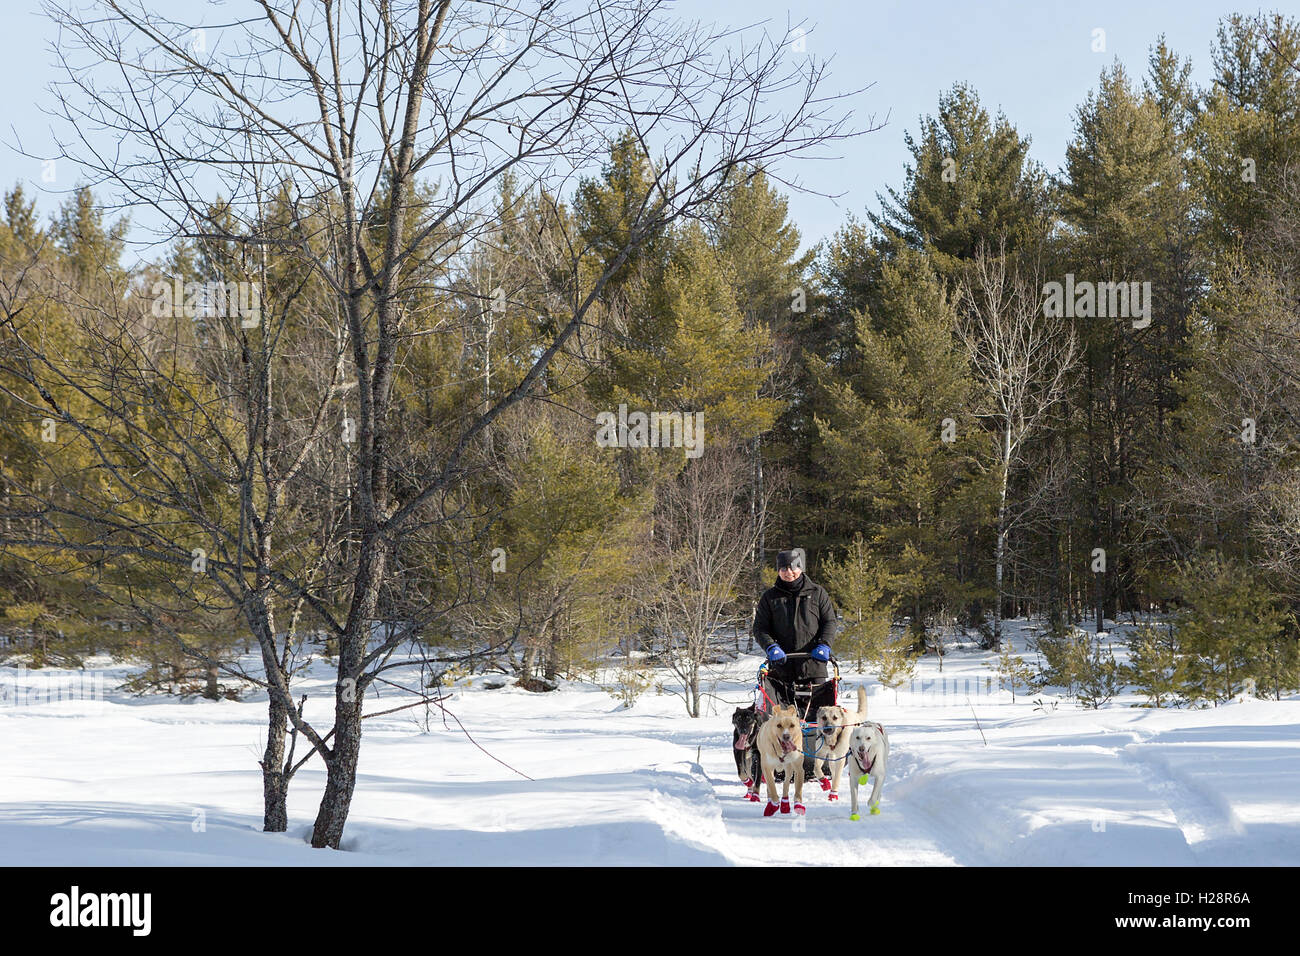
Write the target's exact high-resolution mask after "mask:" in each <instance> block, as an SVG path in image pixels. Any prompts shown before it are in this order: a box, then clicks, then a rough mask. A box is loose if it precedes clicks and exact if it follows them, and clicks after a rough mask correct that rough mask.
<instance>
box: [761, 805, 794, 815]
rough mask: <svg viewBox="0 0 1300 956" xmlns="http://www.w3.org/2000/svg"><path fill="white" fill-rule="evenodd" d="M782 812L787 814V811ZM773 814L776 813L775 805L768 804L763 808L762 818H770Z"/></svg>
mask: <svg viewBox="0 0 1300 956" xmlns="http://www.w3.org/2000/svg"><path fill="white" fill-rule="evenodd" d="M784 812H786V813H789V811H788V810H786V811H784ZM774 813H776V804H775V803H769V804H768V805H767V806H765V807H764V808H763V816H765V817H770V816H771V815H772V814H774Z"/></svg>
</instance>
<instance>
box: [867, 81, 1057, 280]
mask: <svg viewBox="0 0 1300 956" xmlns="http://www.w3.org/2000/svg"><path fill="white" fill-rule="evenodd" d="M905 141H906V143H907V149H908V152H910V153H911V154H912V162H911V163H909V164H908V165H907V167H906V181H905V183H904V186H903V189H902V191H901V193H900V192H898V191H896V190H894V189H889V190H888V193H889V195H888V198H886V197H884V196H881V197H879V199H880V202H881V208H882V214H881V215H879V216H877V215H871V216H870V219H871V222H872V224H873V225H875V226H876V227H877V228H879V229H880V230H881V231H882V232H883V233H884V234H885V235H886V236H887V237H894V236H897V237H898V238H899V239H901V240H902V242H904V243H906V245H907V246H908V247H910V248H912V249H920V250H924V251H926V252H927V253H929V254H930V257H931V262H932V263H933V265H934V268H935V269H936V271H937V272H938V273H939V274H940V275H942V276H945V277H952V276H954V275H955V274H956V272H957V270H958V267H959V264H960V263H961V262H963V261H966V260H970V259H972V258H974V256H975V253H976V251H977V250H978V249H979V248H980V246H981V245H984V246H986V247H993V246H995V245H996V244H997V243H998V241H999V240H1000V239H1002V238H1005V239H1006V241H1007V246H1008V249H1009V250H1011V251H1015V250H1017V249H1020V248H1021V247H1023V246H1029V245H1033V244H1035V243H1037V242H1038V240H1039V239H1040V238H1041V237H1042V236H1043V235H1044V233H1045V232H1046V227H1047V219H1048V209H1049V203H1048V186H1047V176H1046V173H1045V172H1044V170H1043V169H1042V167H1041V166H1039V165H1038V164H1036V163H1034V162H1033V161H1032V160H1031V159H1030V158H1029V138H1028V137H1022V136H1021V135H1020V134H1019V133H1018V132H1017V131H1016V129H1015V127H1014V126H1012V125H1011V123H1010V121H1008V120H1007V118H1006V117H1005V116H1003V115H1002V114H1001V113H999V114H998V115H997V116H996V117H992V118H991V117H990V116H989V114H988V111H987V110H986V109H985V108H984V107H983V105H982V104H981V103H980V99H979V95H978V94H977V93H976V92H975V90H974V89H972V88H971V87H970V86H968V85H966V84H964V83H958V84H956V85H955V86H953V88H952V89H951V90H949V91H948V92H947V93H944V94H943V95H942V96H940V98H939V111H938V115H937V116H927V117H926V118H925V119H924V120H923V121H922V125H921V132H920V137H919V139H917V138H914V137H913V136H912V135H911V134H910V133H908V134H906V135H905Z"/></svg>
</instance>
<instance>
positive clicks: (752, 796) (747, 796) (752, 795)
mask: <svg viewBox="0 0 1300 956" xmlns="http://www.w3.org/2000/svg"><path fill="white" fill-rule="evenodd" d="M745 799H746V800H748V801H749V802H750V803H758V794H756V793H747V794H745Z"/></svg>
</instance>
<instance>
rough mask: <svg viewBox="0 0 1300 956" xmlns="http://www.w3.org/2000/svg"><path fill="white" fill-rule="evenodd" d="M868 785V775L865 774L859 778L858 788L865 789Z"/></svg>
mask: <svg viewBox="0 0 1300 956" xmlns="http://www.w3.org/2000/svg"><path fill="white" fill-rule="evenodd" d="M866 785H867V775H866V774H865V773H864V774H863V775H862V776H860V777H858V786H860V787H865V786H866Z"/></svg>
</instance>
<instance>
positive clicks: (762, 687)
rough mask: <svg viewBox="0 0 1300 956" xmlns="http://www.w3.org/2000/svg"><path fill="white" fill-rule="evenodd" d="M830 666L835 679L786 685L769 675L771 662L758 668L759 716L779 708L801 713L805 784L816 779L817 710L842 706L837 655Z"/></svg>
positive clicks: (799, 654) (800, 654) (802, 655)
mask: <svg viewBox="0 0 1300 956" xmlns="http://www.w3.org/2000/svg"><path fill="white" fill-rule="evenodd" d="M811 657H812V655H811V654H809V653H808V652H807V651H795V652H793V653H788V654H786V655H785V659H786V660H788V661H791V662H796V661H801V660H808V659H810V658H811ZM827 663H828V664H830V666H831V676H830V677H828V678H826V679H825V680H817V679H812V678H807V679H801V678H794V679H792V680H789V681H782V680H778V679H776V678H774V677H771V676H770V675H769V673H768V671H769V662H768V661H764V662H763V663H762V665H761V666H760V667H759V668H758V683H757V684H756V685H755V686H754V709H755V710H756V711H757V712H758V713H759V714H771V713H772V711H773V710H774V709H775V708H776V707H778V706H780V707H789V706H793V707H794V708H795V710H796V711H797V712H798V716H799V723H800V724H801V725H802V727H803V753H804V761H803V769H804V779H805V780H812V779H814V776H815V775H814V773H813V763H814V760H813V757H812V754H814V753H816V751H817V735H818V727H817V708H818V707H834V706H835V705H837V704H838V703H839V702H840V701H839V688H840V664H839V661H837V660H836V659H835V657H834V655H832V656H831V658H830V660H829V661H827Z"/></svg>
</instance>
